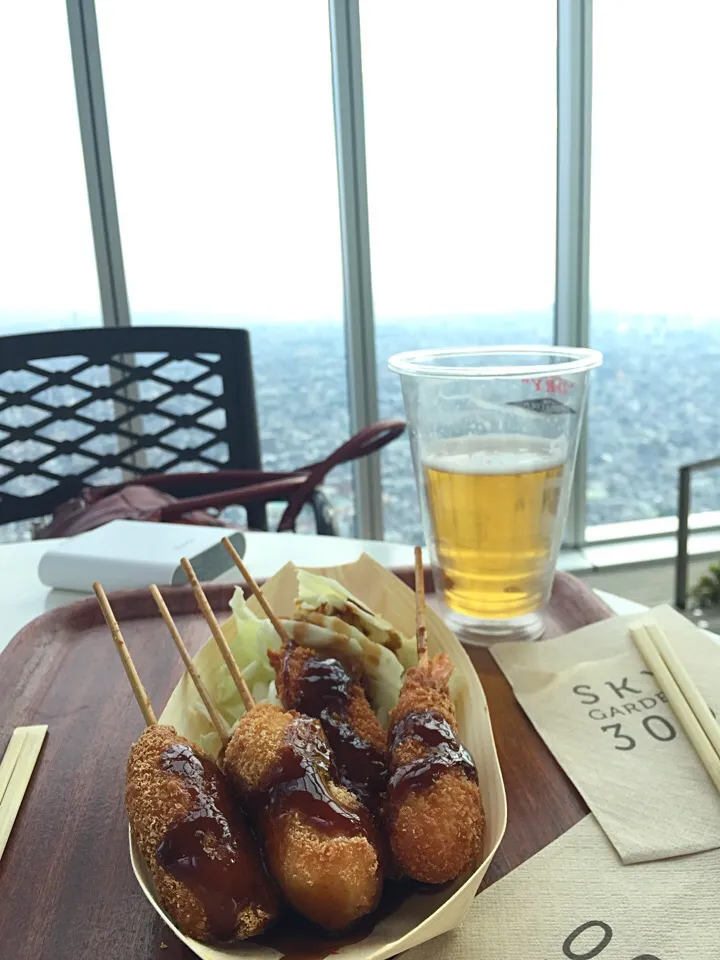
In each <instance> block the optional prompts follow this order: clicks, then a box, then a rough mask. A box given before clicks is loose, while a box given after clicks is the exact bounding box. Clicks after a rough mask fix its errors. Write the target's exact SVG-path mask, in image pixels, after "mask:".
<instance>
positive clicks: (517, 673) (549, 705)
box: [492, 606, 720, 957]
mask: <svg viewBox="0 0 720 960" xmlns="http://www.w3.org/2000/svg"><path fill="white" fill-rule="evenodd" d="M650 621H654V622H656V623H658V624H659V625H660V626H661V627H662V628H663V630H664V631H665V633H666V634H667V637H668V640H669V641H670V643H671V645H672V646H673V648H674V649H675V652H676V653H677V655H678V657H679V658H680V660H681V661H682V662H683V663H684V665H685V666H686V668H687V670H688V672H689V674H690V676H691V677H692V679H693V680H694V681H695V683H696V684H697V686H698V688H699V689H700V692H701V694H702V695H703V696H704V698H705V699H706V701H707V703H708V704H709V706H710V707H711V709H714V710H715V711H716V712H718V713H720V645H719V644H717V643H715V642H714V640H713V639H712V638H711V637H709V636H708V635H707V634H706V633H704V631H702V630H699V629H698V628H697V627H694V626H693V625H692V624H691V623H690V622H689V621H687V620H686V619H685V618H684V617H683V616H681V615H680V614H679V613H677V612H676V611H674V610H673V609H672V608H671V607H667V606H664V607H658V608H657V609H656V610H653V611H650V612H649V613H647V614H642V615H638V614H635V615H633V616H629V617H613V618H611V619H608V620H602V621H600V622H599V623H596V624H592V625H591V626H589V627H583V628H582V629H581V630H576V631H575V632H574V633H571V634H568V635H566V636H564V637H557V638H554V639H552V640H546V641H543V642H540V643H508V644H501V645H496V646H495V647H493V648H492V653H493V656H494V657H495V660H496V661H497V663H498V664H499V666H500V668H501V669H502V671H503V673H504V674H505V676H506V677H507V678H508V680H509V681H510V684H511V685H512V688H513V691H514V693H515V696H516V697H517V699H518V701H519V703H520V704H521V705H522V707H523V709H524V710H525V712H526V713H527V715H528V716H529V718H530V720H531V721H532V723H533V725H534V726H535V728H536V730H537V731H538V733H539V734H540V736H541V737H542V738H543V740H544V741H545V743H546V744H547V745H548V747H549V748H550V750H552V752H553V754H554V755H555V757H556V759H557V760H558V762H559V763H560V765H561V766H562V768H563V769H564V770H565V772H566V773H567V775H568V776H569V777H570V779H571V780H572V781H573V783H574V784H575V786H576V787H577V789H578V790H579V791H580V793H581V794H582V795H583V797H584V798H585V801H586V803H587V805H588V806H589V807H590V809H591V810H592V812H593V813H594V814H595V816H596V817H597V819H598V821H599V822H600V825H601V826H602V827H603V829H604V830H605V831H606V833H607V835H608V837H609V838H610V840H611V841H612V843H613V845H614V846H615V849H616V850H617V852H618V853H619V854H620V856H621V858H622V860H623V861H624V862H625V863H640V862H644V861H648V860H657V859H660V858H663V857H674V856H682V855H685V854H689V853H697V852H699V851H702V850H712V849H714V848H716V847H720V794H718V792H717V790H716V789H715V787H714V786H713V784H712V781H711V780H710V778H709V776H708V774H707V772H706V771H705V768H704V767H703V765H702V763H701V762H700V760H699V759H698V757H697V755H696V753H695V750H694V749H693V747H692V745H691V744H690V741H689V740H688V739H687V737H686V736H685V734H684V732H683V731H682V729H681V728H680V726H679V724H678V722H677V720H676V718H675V716H674V714H673V711H672V709H671V708H670V706H669V705H668V704H667V703H666V700H665V695H664V694H663V693H662V692H661V691H659V689H658V686H657V683H656V682H655V679H654V677H653V676H652V673H651V672H650V671H649V670H648V669H647V667H646V665H645V663H644V661H643V659H642V658H641V656H640V654H639V653H638V652H637V650H636V649H635V646H634V644H633V643H632V641H631V639H630V637H629V634H628V627H629V625H630V624H633V623H643V622H650ZM718 957H720V948H719V949H718Z"/></svg>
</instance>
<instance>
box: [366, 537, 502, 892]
mask: <svg viewBox="0 0 720 960" xmlns="http://www.w3.org/2000/svg"><path fill="white" fill-rule="evenodd" d="M415 590H416V596H417V644H418V665H417V667H412V668H411V669H410V670H408V671H407V672H406V674H405V679H404V681H403V687H402V690H401V692H400V697H399V699H398V703H397V706H396V707H395V708H394V710H393V711H392V713H391V715H390V730H389V735H388V747H389V750H390V780H389V782H388V791H387V798H386V804H385V819H386V826H387V831H388V836H389V841H390V847H391V850H392V853H393V855H394V857H395V859H396V860H397V862H398V864H399V865H400V867H401V869H402V870H403V871H404V872H405V873H406V874H407V876H409V877H412V878H413V879H415V880H420V881H423V882H425V883H445V882H447V881H449V880H454V879H455V878H456V877H458V876H460V875H461V874H462V873H464V872H465V871H466V870H467V869H468V868H469V867H470V866H471V865H472V863H473V862H474V861H475V859H476V858H477V856H478V855H479V853H480V851H481V849H482V836H483V826H484V814H483V807H482V798H481V795H480V790H479V787H478V782H477V770H476V769H475V764H474V763H473V760H472V757H471V756H470V753H469V752H468V750H467V749H466V748H465V747H464V746H463V745H462V744H461V743H460V740H459V739H458V736H457V718H456V715H455V707H454V705H453V702H452V699H451V697H450V692H449V689H448V682H449V680H450V675H451V673H452V669H453V666H452V663H451V662H450V659H449V658H448V656H447V655H446V654H443V653H441V654H438V655H437V656H435V657H433V658H432V659H429V658H428V653H427V635H426V629H425V602H424V584H423V569H422V553H421V551H420V548H419V547H418V548H416V550H415Z"/></svg>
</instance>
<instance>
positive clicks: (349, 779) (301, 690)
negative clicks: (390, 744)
mask: <svg viewBox="0 0 720 960" xmlns="http://www.w3.org/2000/svg"><path fill="white" fill-rule="evenodd" d="M291 655H292V647H289V648H288V649H287V650H286V652H285V660H284V664H283V672H284V673H285V676H286V677H287V671H288V668H289V664H290V657H291ZM357 682H358V681H357V680H356V678H355V677H354V676H353V675H352V673H351V671H349V670H347V669H346V668H345V667H344V666H343V664H342V663H341V662H340V660H338V659H337V658H335V657H327V658H321V657H316V656H313V657H308V658H307V660H305V661H304V662H303V665H302V673H301V675H300V677H299V678H298V679H297V681H296V684H295V690H296V695H295V698H294V702H293V704H292V706H293V708H294V709H296V710H298V711H299V712H300V713H305V714H307V715H308V716H310V717H316V718H317V719H318V720H320V722H321V723H322V727H323V730H324V731H325V736H326V737H327V739H328V743H329V744H330V748H331V750H332V752H333V755H334V758H335V764H336V766H337V771H338V777H339V779H340V783H342V785H343V786H344V787H347V789H348V790H350V791H351V793H354V794H355V796H356V797H358V798H359V799H360V800H362V802H363V803H364V804H365V805H366V806H367V807H368V809H370V810H371V811H373V812H376V811H377V810H378V809H379V807H380V801H381V798H382V795H383V792H384V790H385V783H386V780H387V768H386V762H385V756H384V755H383V753H381V752H380V751H379V750H377V749H376V748H375V747H373V745H372V744H370V743H368V741H367V740H364V739H363V738H362V737H360V736H359V735H358V734H357V733H356V732H355V730H354V729H353V728H352V726H351V725H350V724H349V723H348V722H347V715H348V711H349V708H350V700H351V689H352V686H353V684H355V683H357ZM288 686H289V683H288V680H287V679H286V681H285V688H286V689H287V688H288Z"/></svg>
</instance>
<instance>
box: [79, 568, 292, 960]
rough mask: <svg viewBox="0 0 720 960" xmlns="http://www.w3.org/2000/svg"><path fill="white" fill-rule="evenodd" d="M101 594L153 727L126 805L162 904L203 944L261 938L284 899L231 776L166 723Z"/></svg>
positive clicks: (131, 763) (138, 755)
mask: <svg viewBox="0 0 720 960" xmlns="http://www.w3.org/2000/svg"><path fill="white" fill-rule="evenodd" d="M93 589H94V590H95V594H96V596H97V598H98V602H99V603H100V607H101V609H102V612H103V615H104V617H105V620H106V621H107V624H108V626H109V627H110V632H111V633H112V636H113V640H114V641H115V645H116V647H117V649H118V652H119V654H120V658H121V660H122V662H123V666H124V667H125V671H126V673H127V675H128V677H129V679H130V683H131V686H132V688H133V692H134V693H135V697H136V699H137V701H138V704H139V706H140V709H141V711H142V714H143V717H144V718H145V722H146V723H147V724H148V726H147V729H146V730H145V732H144V733H143V734H142V736H141V737H140V739H139V740H138V741H137V742H136V743H135V744H133V747H132V749H131V751H130V756H129V758H128V764H127V778H126V789H125V805H126V808H127V813H128V819H129V821H130V826H131V829H132V832H133V836H134V837H135V840H136V842H137V845H138V847H139V849H140V852H141V854H142V856H143V858H144V860H145V862H146V864H147V866H148V869H149V871H150V873H151V875H152V878H153V880H154V882H155V887H156V889H157V893H158V897H159V899H160V902H161V903H162V905H163V907H164V909H165V910H166V911H167V913H168V914H169V915H170V917H171V919H172V920H173V921H174V923H175V924H176V925H177V927H178V928H179V929H180V930H181V931H182V932H183V933H184V934H186V935H187V936H189V937H193V938H195V939H196V940H202V941H212V940H217V941H222V942H228V941H233V940H239V939H244V938H246V937H250V936H254V935H255V934H258V933H261V932H262V931H263V930H264V929H265V928H266V927H267V926H268V925H269V923H271V922H272V920H274V919H275V917H276V916H277V913H278V897H277V894H276V892H275V890H274V888H273V886H272V884H271V882H270V880H269V878H268V876H267V874H266V872H265V869H264V867H263V863H262V859H261V856H260V851H259V849H258V847H257V844H256V842H255V840H254V838H253V837H252V835H251V833H250V830H249V828H248V826H247V824H246V822H245V819H244V817H243V815H242V813H241V812H240V810H239V808H238V807H237V806H236V805H235V804H234V803H233V801H232V799H231V797H230V793H229V790H228V786H227V784H226V781H225V778H224V776H223V774H222V772H221V771H220V769H219V768H218V766H217V764H216V763H215V762H214V761H213V760H212V758H211V757H209V756H208V755H207V754H205V753H204V752H203V751H201V750H198V749H197V748H196V747H195V746H194V745H193V744H192V743H191V742H190V741H189V740H187V739H186V738H185V737H181V736H179V735H178V733H177V731H176V730H175V729H174V728H173V727H171V726H165V725H160V724H159V723H158V722H157V719H156V717H155V712H154V711H153V708H152V704H151V703H150V699H149V697H148V695H147V693H146V692H145V689H144V687H143V685H142V682H141V680H140V677H139V676H138V673H137V670H136V669H135V666H134V664H133V662H132V658H131V657H130V653H129V651H128V649H127V647H126V645H125V641H124V640H123V637H122V634H121V632H120V627H119V626H118V623H117V620H116V619H115V615H114V614H113V611H112V609H111V607H110V604H109V602H108V599H107V597H106V595H105V592H104V590H103V588H102V587H101V586H100V584H98V583H95V584H93ZM156 599H157V598H156ZM163 606H164V604H163ZM165 609H167V608H165ZM167 615H168V620H169V623H168V625H170V623H172V617H170V614H169V611H168V613H167ZM172 628H173V630H174V631H175V633H177V628H176V627H175V624H174V623H172ZM177 636H178V637H179V633H178V634H177ZM180 645H181V646H182V647H183V649H184V644H182V639H180Z"/></svg>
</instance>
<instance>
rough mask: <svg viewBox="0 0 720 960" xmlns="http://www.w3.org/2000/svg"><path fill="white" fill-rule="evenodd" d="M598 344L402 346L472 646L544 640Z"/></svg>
mask: <svg viewBox="0 0 720 960" xmlns="http://www.w3.org/2000/svg"><path fill="white" fill-rule="evenodd" d="M601 363H602V354H601V353H599V352H598V351H597V350H587V349H581V348H575V347H525V346H517V347H471V348H468V349H464V350H463V349H460V350H455V349H446V350H417V351H409V352H406V353H398V354H395V356H393V357H391V358H390V361H389V366H390V369H391V370H394V371H395V372H396V373H398V374H399V375H400V381H401V384H402V391H403V400H404V403H405V412H406V415H407V419H408V425H409V430H410V443H411V447H412V454H413V462H414V466H415V477H416V480H417V485H418V491H419V496H420V504H421V510H422V518H423V528H424V531H425V538H426V540H427V543H428V547H429V550H430V557H431V561H432V567H433V575H434V580H435V590H436V593H437V595H438V597H439V598H440V599H441V602H442V604H443V607H444V611H443V612H444V614H445V617H446V619H447V621H448V623H449V624H450V626H451V627H452V628H453V629H454V630H455V631H456V632H457V633H458V635H459V637H460V638H461V639H462V640H463V641H465V642H467V643H475V644H481V645H486V644H489V643H495V642H498V641H501V640H535V639H538V638H539V637H541V636H542V633H543V621H542V618H541V617H540V615H539V611H540V610H541V609H542V607H543V606H544V605H545V604H546V603H547V601H548V599H549V596H550V591H551V589H552V580H553V575H554V572H555V564H556V562H557V555H558V551H559V549H560V544H561V541H562V532H563V527H564V526H565V520H566V518H567V512H568V502H569V500H570V491H571V488H572V476H573V471H574V469H575V458H576V454H577V447H578V440H579V437H580V429H581V425H582V421H583V415H584V412H585V406H586V400H587V391H588V381H589V373H590V371H591V370H592V369H593V368H594V367H599V366H600V364H601Z"/></svg>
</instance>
